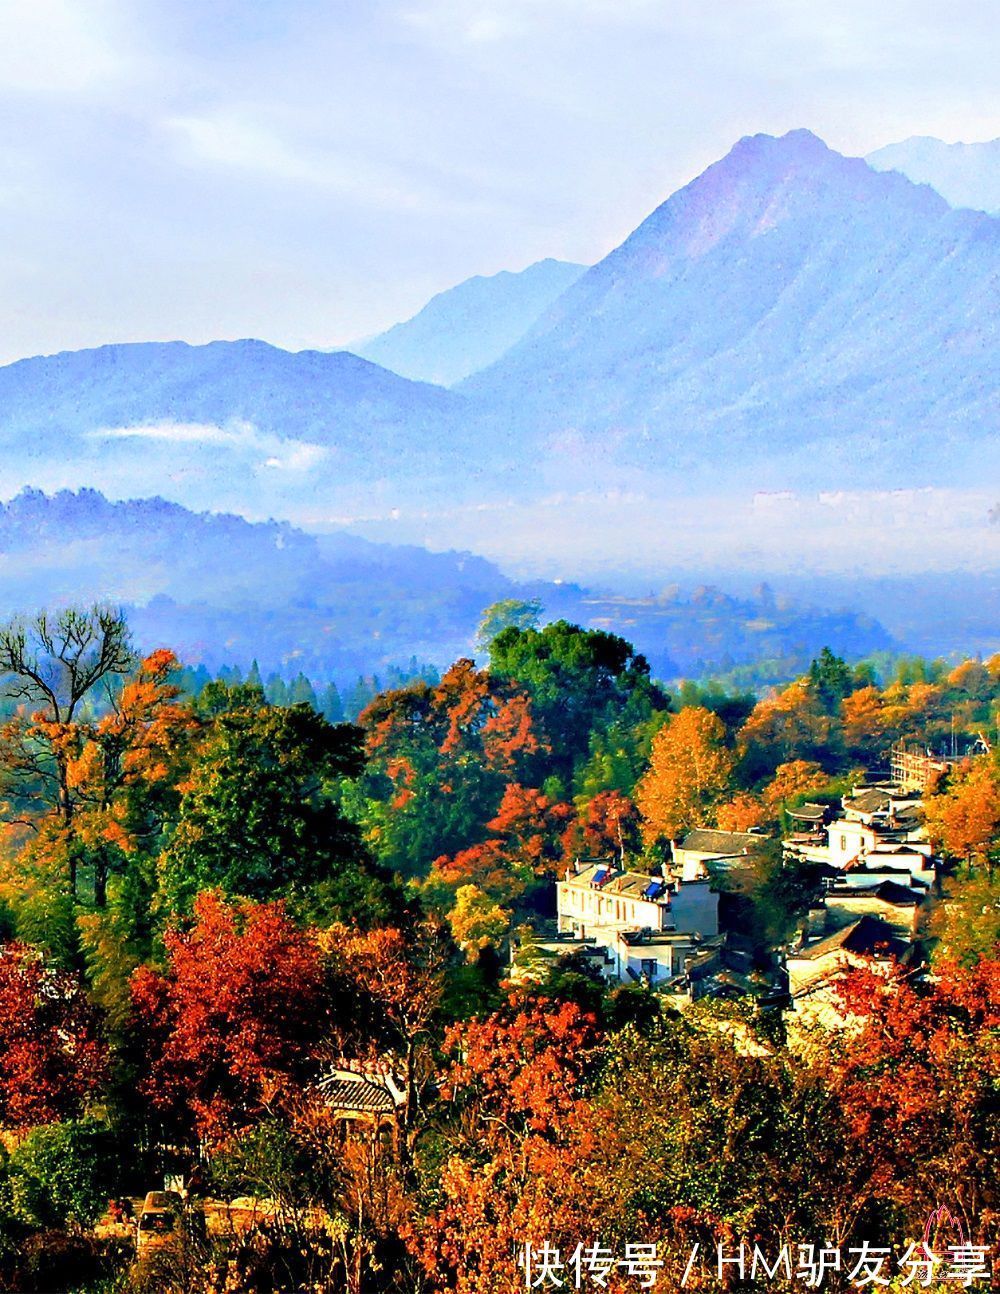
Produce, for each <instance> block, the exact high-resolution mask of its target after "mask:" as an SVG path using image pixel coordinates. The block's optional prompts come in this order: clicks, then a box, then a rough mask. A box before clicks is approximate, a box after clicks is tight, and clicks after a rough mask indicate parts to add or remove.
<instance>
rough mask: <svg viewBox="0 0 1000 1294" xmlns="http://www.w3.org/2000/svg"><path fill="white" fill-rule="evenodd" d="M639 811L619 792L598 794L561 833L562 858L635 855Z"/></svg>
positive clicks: (637, 845) (637, 841)
mask: <svg viewBox="0 0 1000 1294" xmlns="http://www.w3.org/2000/svg"><path fill="white" fill-rule="evenodd" d="M639 828H640V818H639V810H638V809H637V808H636V807H635V805H634V804H633V803H632V801H631V800H630V799H629V798H628V796H627V795H623V794H622V792H621V791H600V792H599V793H598V794H597V795H595V796H594V798H593V799H592V800H589V801H588V802H587V806H586V808H585V809H584V810H583V812H582V813H581V815H580V817H579V818H578V819H577V820H576V821H575V822H572V823H570V825H569V826H568V827H567V828H566V830H565V831H564V832H563V838H562V849H563V857H564V858H565V859H566V860H567V861H571V860H572V859H573V858H578V857H584V858H604V857H606V856H607V855H609V854H614V855H616V856H618V857H621V856H622V855H626V856H627V855H629V854H633V853H635V852H636V851H637V850H638V848H639V844H640V831H639Z"/></svg>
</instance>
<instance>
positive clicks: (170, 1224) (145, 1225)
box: [135, 1191, 182, 1253]
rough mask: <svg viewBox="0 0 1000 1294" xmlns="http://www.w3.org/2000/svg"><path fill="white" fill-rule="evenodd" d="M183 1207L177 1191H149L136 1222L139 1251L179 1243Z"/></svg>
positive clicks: (136, 1241)
mask: <svg viewBox="0 0 1000 1294" xmlns="http://www.w3.org/2000/svg"><path fill="white" fill-rule="evenodd" d="M181 1207H182V1206H181V1198H180V1196H179V1195H178V1194H177V1193H176V1191H150V1192H148V1194H147V1195H146V1198H145V1200H144V1201H143V1205H142V1211H141V1212H140V1214H139V1221H138V1223H137V1224H136V1236H135V1245H136V1250H137V1251H138V1252H139V1253H145V1252H148V1251H149V1250H151V1249H164V1248H167V1247H169V1246H171V1245H174V1244H176V1243H177V1241H178V1239H179V1238H180V1230H181V1226H180V1224H181Z"/></svg>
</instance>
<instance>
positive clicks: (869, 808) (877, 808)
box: [844, 791, 891, 813]
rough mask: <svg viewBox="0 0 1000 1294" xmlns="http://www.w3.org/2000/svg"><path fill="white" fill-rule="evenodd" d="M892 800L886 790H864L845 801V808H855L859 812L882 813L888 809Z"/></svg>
mask: <svg viewBox="0 0 1000 1294" xmlns="http://www.w3.org/2000/svg"><path fill="white" fill-rule="evenodd" d="M890 803H891V801H890V798H889V796H888V795H887V794H886V793H885V791H862V792H861V794H860V795H852V796H851V797H850V798H849V799H847V800H845V801H844V808H845V809H854V810H855V811H856V812H857V813H880V812H881V811H882V810H883V809H888V807H889V805H890Z"/></svg>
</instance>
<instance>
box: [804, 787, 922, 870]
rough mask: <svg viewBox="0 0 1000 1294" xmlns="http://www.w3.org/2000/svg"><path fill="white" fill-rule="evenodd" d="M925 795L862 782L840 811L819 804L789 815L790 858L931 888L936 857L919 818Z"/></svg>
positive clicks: (844, 802)
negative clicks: (790, 828)
mask: <svg viewBox="0 0 1000 1294" xmlns="http://www.w3.org/2000/svg"><path fill="white" fill-rule="evenodd" d="M920 803H921V802H920V798H919V796H918V795H916V794H915V793H913V792H912V791H908V790H902V789H900V788H898V787H895V786H892V785H880V786H874V787H858V788H855V790H854V791H853V792H852V793H851V794H850V795H847V796H845V797H844V799H843V801H842V804H841V808H840V810H839V812H836V813H831V811H829V810H825V811H824V812H823V814H819V813H818V812H817V810H818V809H819V808H820V807H822V806H818V805H809V806H804V811H803V810H797V811H796V812H795V813H794V814H790V815H789V816H790V817H792V818H793V819H794V821H795V830H794V831H793V832H792V834H791V835H790V836H789V837H788V838H787V839H786V840H785V841H784V842H783V845H782V848H783V850H784V852H785V855H786V857H794V858H800V859H803V860H805V861H807V862H813V863H824V864H826V865H828V866H829V867H830V868H832V869H833V870H834V872H835V873H836V874H837V875H838V876H843V877H848V876H850V875H851V874H852V873H857V874H858V875H857V878H856V880H855V882H854V883H856V884H858V885H860V886H869V887H870V886H872V885H874V884H875V881H874V874H875V873H878V874H879V875H880V876H881V878H882V879H883V880H896V881H898V882H899V883H900V884H903V885H909V886H913V885H916V886H918V887H922V888H924V889H929V888H930V886H931V885H932V884H933V882H934V879H935V875H936V872H935V866H934V858H933V855H932V851H931V847H930V844H929V842H928V840H927V836H926V832H925V830H924V828H923V825H922V823H921V821H920V817H919V809H920Z"/></svg>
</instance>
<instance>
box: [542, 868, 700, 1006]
mask: <svg viewBox="0 0 1000 1294" xmlns="http://www.w3.org/2000/svg"><path fill="white" fill-rule="evenodd" d="M556 907H557V914H558V929H559V934H560V941H559V942H558V943H556V944H553V945H552V946H551V948H552V950H553V951H555V950H557V949H558V948H559V947H563V948H565V949H567V950H568V949H570V948H576V949H579V950H581V951H587V952H591V951H592V952H593V953H594V954H596V952H597V951H598V950H600V957H599V959H598V963H595V964H599V968H600V969H601V971H602V973H603V974H604V975H605V977H606V978H608V979H612V980H619V981H622V982H628V981H629V980H635V981H643V982H646V983H649V984H651V985H653V986H655V987H667V986H669V984H670V981H675V980H677V979H678V977H681V976H686V975H688V974H689V972H690V971H691V970H692V969H693V968H698V969H699V970H702V969H704V968H705V967H706V966H708V965H710V964H711V963H713V961H717V960H718V955H719V950H720V949H721V946H722V943H723V942H724V940H723V938H722V937H721V936H720V935H719V899H718V895H717V894H716V893H715V892H714V890H713V889H712V887H711V884H710V882H709V881H708V879H707V878H705V879H702V880H696V881H690V882H687V883H684V882H682V881H680V880H679V879H678V878H677V877H676V876H675V875H674V874H673V873H671V872H668V873H667V875H666V876H650V875H648V874H647V873H645V872H632V871H628V870H626V869H623V868H620V867H618V866H616V864H615V863H614V862H613V861H612V860H611V859H607V860H602V859H599V860H597V861H590V862H587V863H585V864H583V865H580V864H577V865H575V866H573V867H570V868H568V869H567V871H566V873H565V876H564V877H563V879H562V880H560V881H558V882H557V883H556ZM547 947H548V945H547Z"/></svg>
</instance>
